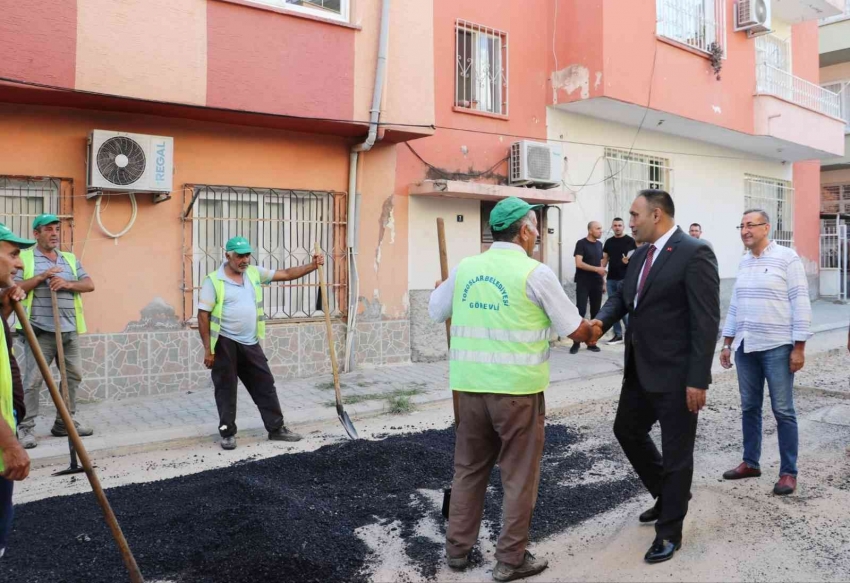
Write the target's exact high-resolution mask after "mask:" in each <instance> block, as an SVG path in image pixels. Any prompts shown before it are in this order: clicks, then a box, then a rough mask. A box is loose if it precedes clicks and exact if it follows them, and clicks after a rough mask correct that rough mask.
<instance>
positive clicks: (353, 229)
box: [344, 0, 390, 372]
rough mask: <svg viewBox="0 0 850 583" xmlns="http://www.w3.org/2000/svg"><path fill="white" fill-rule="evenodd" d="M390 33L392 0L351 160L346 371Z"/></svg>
mask: <svg viewBox="0 0 850 583" xmlns="http://www.w3.org/2000/svg"><path fill="white" fill-rule="evenodd" d="M389 36H390V0H383V2H382V4H381V30H380V36H379V37H378V62H377V65H376V67H375V88H374V90H373V92H372V108H371V109H370V110H369V134H368V135H367V136H366V141H365V142H363V143H362V144H357V145H356V146H354V147H352V148H351V152H350V154H349V162H348V218H347V221H348V241H347V246H348V273H349V279H348V326H347V328H346V331H345V360H344V365H345V367H344V369H345V372H351V371H353V370H354V349H353V346H354V331H355V326H356V325H357V307H358V298H359V297H360V278H359V277H358V274H357V248H358V242H359V234H360V233H359V230H360V217H359V204H357V198H358V194H357V163H358V160H359V157H360V152H368V151H369V150H371V149H372V146H374V145H375V141H376V140H377V138H378V121H379V120H380V117H381V100H382V96H383V90H384V78H385V76H386V71H387V52H388V47H389Z"/></svg>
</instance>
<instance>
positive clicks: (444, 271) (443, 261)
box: [437, 218, 460, 427]
mask: <svg viewBox="0 0 850 583" xmlns="http://www.w3.org/2000/svg"><path fill="white" fill-rule="evenodd" d="M437 244H438V245H439V247H440V279H442V280H443V281H446V280H447V279H448V278H449V254H448V251H446V223H445V221H443V219H441V218H438V219H437ZM446 345H447V346H448V350H451V349H452V319H451V318H449V319H448V320H446ZM452 409H453V410H454V414H455V427H457V424H458V423H459V422H460V403H459V402H458V394H457V391H452Z"/></svg>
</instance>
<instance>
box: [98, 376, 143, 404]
mask: <svg viewBox="0 0 850 583" xmlns="http://www.w3.org/2000/svg"><path fill="white" fill-rule="evenodd" d="M148 394H149V393H148V377H147V375H144V376H142V375H137V376H128V377H120V378H111V379H109V388H108V389H107V391H106V397H107V399H109V400H110V401H120V400H123V399H131V398H133V397H144V396H146V395H148Z"/></svg>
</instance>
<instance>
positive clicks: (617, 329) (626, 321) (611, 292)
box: [605, 279, 629, 336]
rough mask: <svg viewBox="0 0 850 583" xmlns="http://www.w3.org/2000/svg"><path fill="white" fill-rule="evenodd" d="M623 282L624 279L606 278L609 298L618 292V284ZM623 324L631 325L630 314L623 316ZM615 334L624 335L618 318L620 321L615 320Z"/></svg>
mask: <svg viewBox="0 0 850 583" xmlns="http://www.w3.org/2000/svg"><path fill="white" fill-rule="evenodd" d="M621 283H623V282H622V281H619V280H615V281H611V280H610V279H606V280H605V289H606V290H607V291H608V297H609V298H610V297H611V296H612V295H614V292H616V291H617V286H619V285H620V284H621ZM623 324H624V325H626V326H628V325H629V316H628V314H626V315H625V316H623ZM614 335H615V336H622V335H623V327H622V326H620V321H619V320H618V321H616V322H614Z"/></svg>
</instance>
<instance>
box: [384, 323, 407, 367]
mask: <svg viewBox="0 0 850 583" xmlns="http://www.w3.org/2000/svg"><path fill="white" fill-rule="evenodd" d="M381 354H382V356H383V358H384V360H385V361H387V360H388V359H389V358H390V357H396V356H404V357H406V358H410V322H409V321H408V320H391V321H388V322H384V329H383V337H382V338H381Z"/></svg>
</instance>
